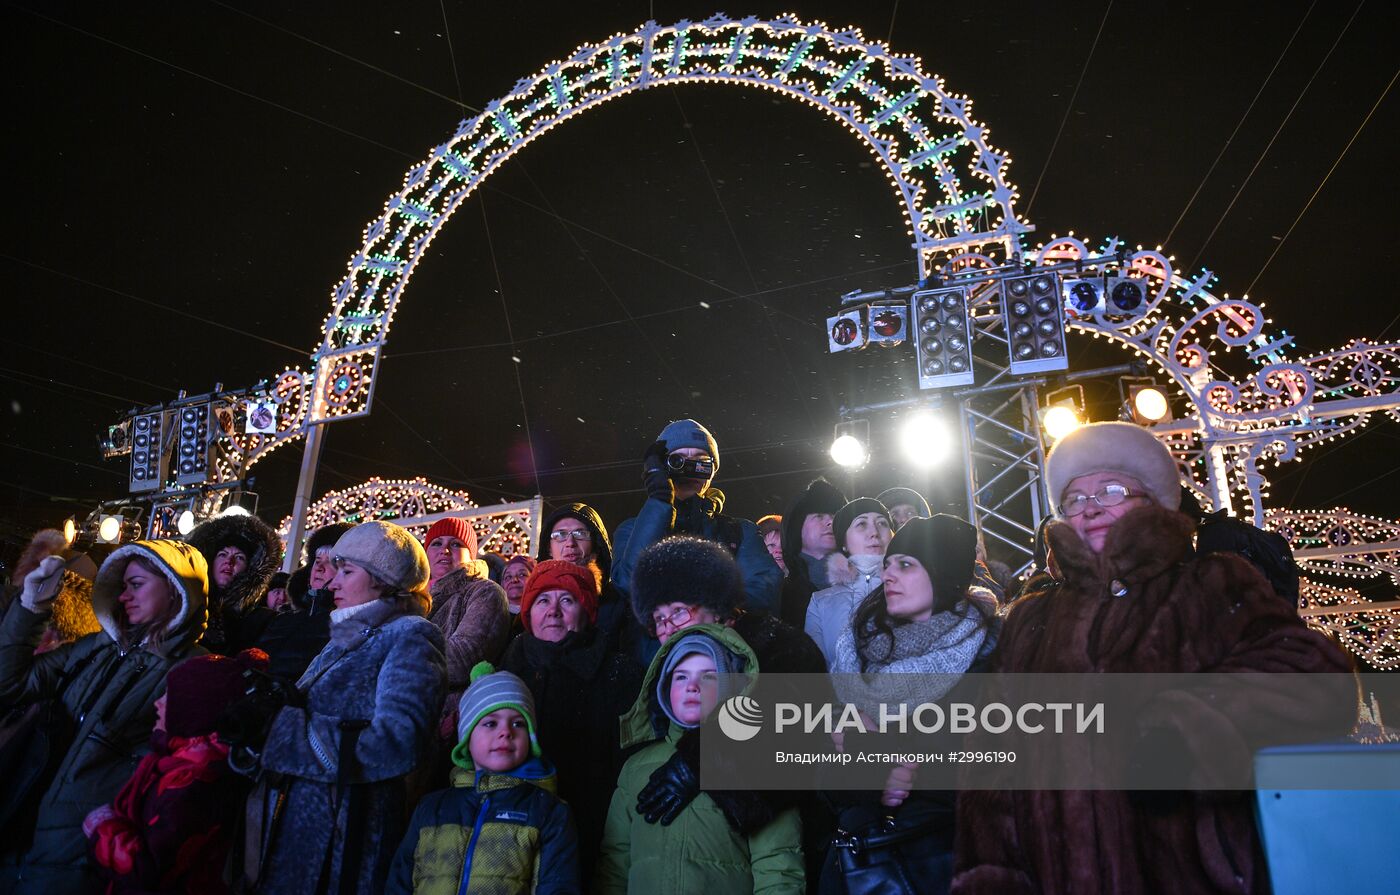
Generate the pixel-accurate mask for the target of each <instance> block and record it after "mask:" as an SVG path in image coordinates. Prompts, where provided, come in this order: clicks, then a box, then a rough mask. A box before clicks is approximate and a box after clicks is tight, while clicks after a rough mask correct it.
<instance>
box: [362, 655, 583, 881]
mask: <svg viewBox="0 0 1400 895" xmlns="http://www.w3.org/2000/svg"><path fill="white" fill-rule="evenodd" d="M457 739H458V743H457V746H456V748H454V749H453V750H452V763H453V764H454V765H456V768H454V769H453V771H452V788H450V789H444V790H439V791H437V792H433V793H429V794H428V795H427V796H426V797H424V799H423V801H421V802H419V803H418V809H417V810H416V811H414V812H413V820H412V821H410V822H409V825H408V833H407V835H405V836H404V838H403V842H402V844H400V845H399V850H398V853H397V854H395V855H394V863H393V865H392V866H391V867H390V868H389V881H388V884H387V886H386V888H385V891H386V892H389V893H396V895H408V893H410V892H411V893H413V895H458V893H459V892H492V893H499V895H514V893H526V892H530V893H536V895H575V893H578V892H580V891H581V886H580V883H579V869H578V841H577V837H576V834H575V832H574V821H573V817H572V815H571V814H570V812H569V806H568V805H566V804H564V803H563V802H562V801H560V800H559V798H558V797H556V796H555V795H554V766H553V765H551V764H550V763H549V761H548V760H547V759H546V758H545V757H544V756H543V755H541V754H540V747H539V744H538V743H537V742H536V739H535V703H534V700H533V699H532V698H531V696H530V690H529V688H528V687H526V686H525V682H524V681H522V680H521V679H520V678H518V677H516V676H515V675H513V674H511V673H510V672H508V671H495V670H494V669H493V668H492V666H491V664H490V663H489V662H480V663H478V664H477V665H476V667H475V668H473V669H472V673H471V685H470V686H469V687H468V688H467V690H466V692H465V693H463V694H462V700H461V702H460V703H459V705H458V710H457Z"/></svg>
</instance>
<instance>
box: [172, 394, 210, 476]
mask: <svg viewBox="0 0 1400 895" xmlns="http://www.w3.org/2000/svg"><path fill="white" fill-rule="evenodd" d="M175 418H176V420H177V425H178V426H179V430H178V432H177V438H176V445H175V456H176V469H175V483H176V484H177V485H199V484H203V483H204V481H205V480H206V479H208V478H209V445H210V443H211V442H210V440H209V402H208V401H206V402H204V403H203V404H193V405H190V406H189V407H182V408H180V410H179V411H177V413H176V417H175Z"/></svg>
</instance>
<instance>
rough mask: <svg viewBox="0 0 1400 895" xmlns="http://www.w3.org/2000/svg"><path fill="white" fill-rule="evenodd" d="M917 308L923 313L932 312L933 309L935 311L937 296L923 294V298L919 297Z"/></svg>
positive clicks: (936, 308)
mask: <svg viewBox="0 0 1400 895" xmlns="http://www.w3.org/2000/svg"><path fill="white" fill-rule="evenodd" d="M919 310H920V311H923V312H924V313H925V314H932V313H933V312H934V311H937V310H938V296H936V295H925V296H924V297H923V298H921V299H919Z"/></svg>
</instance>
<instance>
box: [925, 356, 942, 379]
mask: <svg viewBox="0 0 1400 895" xmlns="http://www.w3.org/2000/svg"><path fill="white" fill-rule="evenodd" d="M924 375H925V376H941V375H943V361H942V360H940V359H939V358H936V357H930V358H928V359H927V360H925V361H924Z"/></svg>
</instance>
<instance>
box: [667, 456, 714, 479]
mask: <svg viewBox="0 0 1400 895" xmlns="http://www.w3.org/2000/svg"><path fill="white" fill-rule="evenodd" d="M666 468H667V470H668V474H669V475H670V476H671V478H673V479H700V480H702V481H704V480H708V479H709V478H710V477H711V476H713V475H714V474H715V461H714V460H713V459H711V458H710V457H698V458H691V457H687V456H685V455H684V454H667V455H666Z"/></svg>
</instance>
